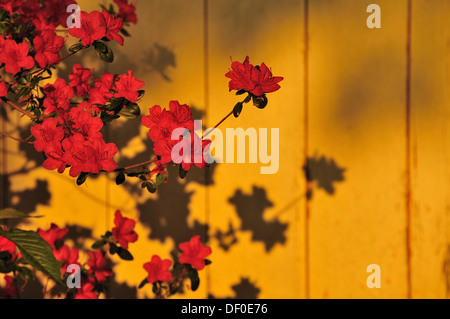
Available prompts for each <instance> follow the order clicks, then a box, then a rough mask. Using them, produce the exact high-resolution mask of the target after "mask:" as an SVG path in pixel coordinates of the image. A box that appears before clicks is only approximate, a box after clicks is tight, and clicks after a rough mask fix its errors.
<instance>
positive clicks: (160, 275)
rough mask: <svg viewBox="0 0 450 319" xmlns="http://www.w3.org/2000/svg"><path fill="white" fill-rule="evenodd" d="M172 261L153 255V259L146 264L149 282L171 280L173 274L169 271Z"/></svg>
mask: <svg viewBox="0 0 450 319" xmlns="http://www.w3.org/2000/svg"><path fill="white" fill-rule="evenodd" d="M171 265H172V261H171V260H169V259H164V260H161V257H159V256H158V255H153V257H152V260H151V261H150V262H148V263H145V264H144V269H145V270H146V271H147V273H148V276H147V280H148V282H149V283H154V282H157V281H163V282H169V281H170V280H171V279H172V274H171V273H170V271H169V268H170V266H171Z"/></svg>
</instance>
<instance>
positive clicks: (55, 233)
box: [37, 223, 69, 249]
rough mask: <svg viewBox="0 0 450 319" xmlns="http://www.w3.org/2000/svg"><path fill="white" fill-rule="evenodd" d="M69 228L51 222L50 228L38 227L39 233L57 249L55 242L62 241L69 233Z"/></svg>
mask: <svg viewBox="0 0 450 319" xmlns="http://www.w3.org/2000/svg"><path fill="white" fill-rule="evenodd" d="M68 232H69V228H62V229H61V228H59V227H58V225H55V224H53V223H52V224H51V226H50V229H49V230H47V231H44V230H42V229H40V228H38V230H37V233H38V234H39V235H40V236H41V237H42V239H44V240H45V241H46V242H47V243H48V244H49V245H50V246H51V247H52V248H53V249H55V243H57V242H58V241H60V240H61V239H63V238H64V236H66V235H67V233H68Z"/></svg>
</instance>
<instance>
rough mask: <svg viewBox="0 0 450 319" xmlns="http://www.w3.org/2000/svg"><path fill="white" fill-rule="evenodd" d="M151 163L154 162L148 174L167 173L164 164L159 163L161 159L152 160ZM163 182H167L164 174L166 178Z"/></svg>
mask: <svg viewBox="0 0 450 319" xmlns="http://www.w3.org/2000/svg"><path fill="white" fill-rule="evenodd" d="M153 164H155V167H154V168H153V169H152V170H151V171H150V174H149V176H152V175H156V174H162V175H167V172H166V165H164V164H163V163H161V161H154V162H153ZM164 183H167V176H166V179H165V180H164Z"/></svg>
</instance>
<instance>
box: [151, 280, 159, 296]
mask: <svg viewBox="0 0 450 319" xmlns="http://www.w3.org/2000/svg"><path fill="white" fill-rule="evenodd" d="M158 290H159V287H158V283H156V282H154V283H153V287H152V291H153V293H154V294H157V293H158Z"/></svg>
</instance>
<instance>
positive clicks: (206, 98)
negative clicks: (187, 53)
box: [203, 0, 211, 296]
mask: <svg viewBox="0 0 450 319" xmlns="http://www.w3.org/2000/svg"><path fill="white" fill-rule="evenodd" d="M208 27H209V25H208V0H203V59H204V62H203V72H204V74H203V76H204V80H203V81H204V88H203V94H204V95H203V104H204V108H205V118H206V122H207V123H209V121H208V120H209V55H208V46H209V42H208V35H209V34H208ZM209 180H210V172H209V168H206V169H205V220H206V227H205V239H209V237H208V230H209V227H210V226H209V225H210V220H209V219H210V216H209V191H210V186H209ZM205 274H206V292H207V294H208V296H209V295H211V282H210V270H209V267H207V269H206V273H205Z"/></svg>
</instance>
